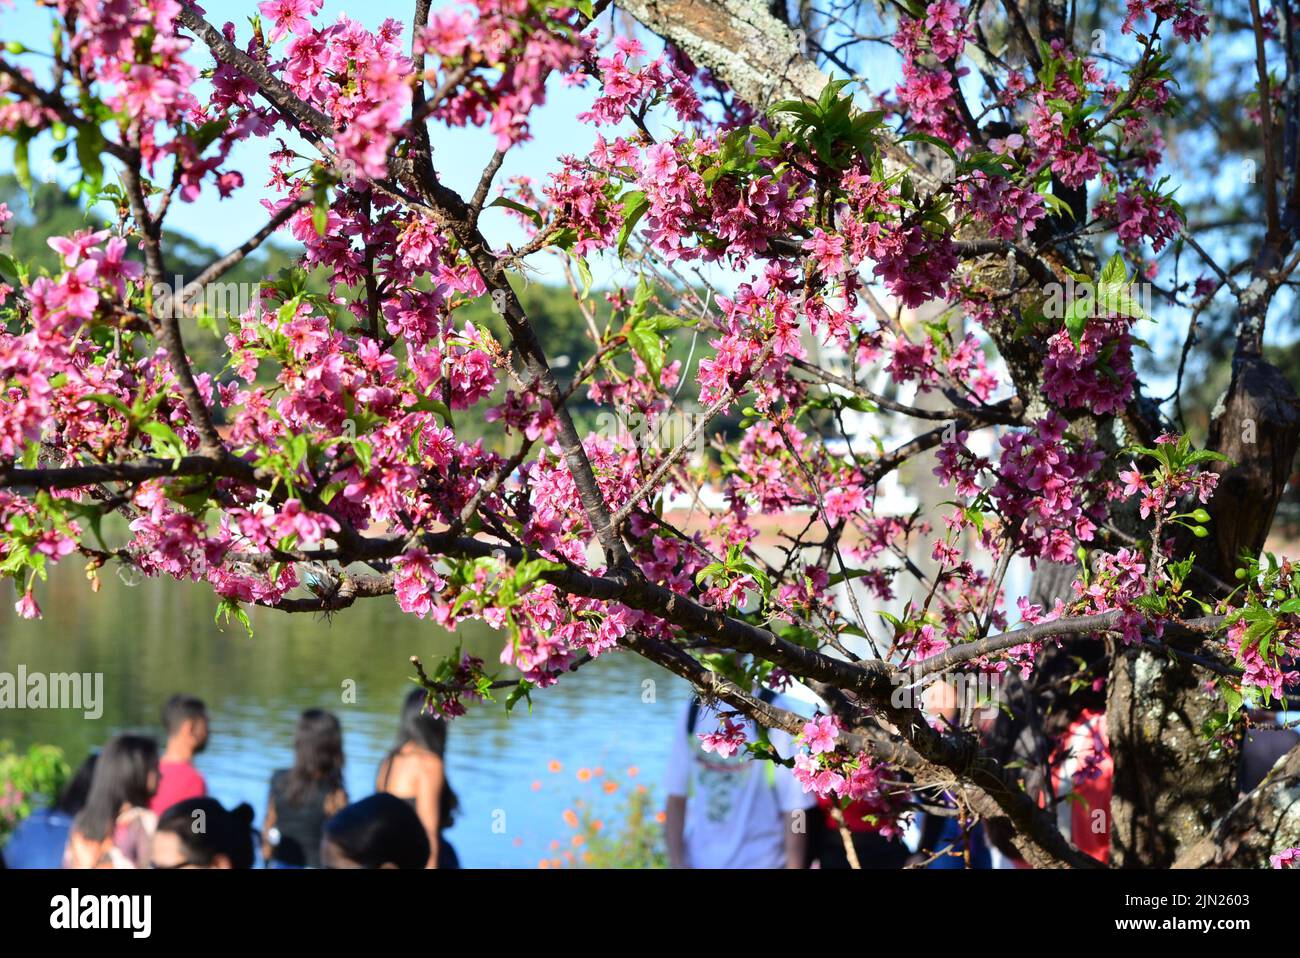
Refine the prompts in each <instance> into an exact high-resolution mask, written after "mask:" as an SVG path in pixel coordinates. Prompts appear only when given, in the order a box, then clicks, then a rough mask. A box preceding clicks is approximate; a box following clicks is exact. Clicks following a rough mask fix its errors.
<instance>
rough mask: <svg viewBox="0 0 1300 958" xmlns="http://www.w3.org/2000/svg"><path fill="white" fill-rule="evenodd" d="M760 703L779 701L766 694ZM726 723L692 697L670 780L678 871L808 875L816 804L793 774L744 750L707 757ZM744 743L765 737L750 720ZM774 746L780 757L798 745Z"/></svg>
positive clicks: (781, 742) (782, 740)
mask: <svg viewBox="0 0 1300 958" xmlns="http://www.w3.org/2000/svg"><path fill="white" fill-rule="evenodd" d="M759 697H760V698H761V699H762V700H763V701H765V702H769V703H774V702H775V703H778V706H779V707H786V706H784V705H780V704H779V702H780V697H779V696H777V694H776V693H774V692H772V691H771V690H769V689H761V690H760V691H759ZM723 720H724V716H723V715H720V714H719V713H718V712H717V711H716V710H715V709H714V708H712V707H711V706H709V705H705V704H703V703H702V702H700V701H699V699H698V698H695V697H692V698H691V701H690V703H689V704H688V705H687V708H686V714H685V716H684V717H683V722H682V724H679V725H678V726H677V731H676V733H675V734H674V736H673V744H672V749H671V752H670V755H669V759H668V773H667V776H666V779H665V785H666V791H667V794H668V804H667V808H666V811H665V821H664V832H665V841H666V843H667V846H668V859H669V862H670V864H671V865H672V867H673V868H804V867H806V866H807V859H808V835H807V818H808V816H809V815H812V814H816V813H815V811H810V809H814V808H815V804H814V802H815V799H814V798H813V797H812V796H809V795H807V794H805V793H804V790H803V787H802V786H801V785H800V784H799V782H798V781H797V780H796V779H795V777H794V772H793V771H792V770H791V769H789V768H787V767H786V766H784V765H777V764H776V763H775V762H769V761H760V760H754V759H751V758H749V757H748V756H747V755H746V753H745V751H744V749H743V748H742V749H739V750H737V751H735V752H732V753H731V754H730V755H726V756H724V755H722V754H720V753H719V752H717V751H706V750H705V748H704V741H703V740H702V739H701V737H700V736H701V734H714V733H718V732H721V731H722V730H723ZM735 721H740V722H743V723H744V729H745V738H746V740H747V741H750V742H756V741H758V740H759V738H760V732H759V729H758V727H757V725H756V724H755V723H754V721H753V720H752V719H749V718H745V717H743V716H742V717H738V718H736V719H735ZM768 739H769V741H770V742H771V744H772V746H773V748H775V749H776V751H777V753H778V754H779V755H781V757H782V758H789V757H790V756H791V755H793V754H794V741H793V739H791V737H790V736H789V735H788V734H787V733H785V732H782V731H779V730H772V731H771V732H769V733H768Z"/></svg>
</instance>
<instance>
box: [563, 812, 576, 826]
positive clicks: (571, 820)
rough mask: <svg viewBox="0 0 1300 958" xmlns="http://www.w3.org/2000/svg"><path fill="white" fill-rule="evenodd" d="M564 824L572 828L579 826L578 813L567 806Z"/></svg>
mask: <svg viewBox="0 0 1300 958" xmlns="http://www.w3.org/2000/svg"><path fill="white" fill-rule="evenodd" d="M564 824H566V825H568V826H569V827H570V828H577V827H578V815H577V813H576V812H574V810H573V809H571V808H566V809H565V810H564Z"/></svg>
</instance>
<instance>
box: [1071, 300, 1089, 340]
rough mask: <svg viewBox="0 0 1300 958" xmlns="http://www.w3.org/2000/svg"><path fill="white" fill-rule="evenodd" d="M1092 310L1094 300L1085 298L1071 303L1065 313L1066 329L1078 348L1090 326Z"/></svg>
mask: <svg viewBox="0 0 1300 958" xmlns="http://www.w3.org/2000/svg"><path fill="white" fill-rule="evenodd" d="M1092 308H1093V307H1092V299H1091V298H1089V297H1083V298H1081V299H1076V300H1075V301H1074V302H1072V303H1070V307H1069V309H1067V310H1066V311H1065V328H1066V330H1067V331H1069V333H1070V338H1071V339H1072V340H1074V345H1076V346H1078V345H1079V341H1080V340H1081V339H1083V329H1084V327H1085V326H1087V325H1088V314H1089V313H1091V312H1092Z"/></svg>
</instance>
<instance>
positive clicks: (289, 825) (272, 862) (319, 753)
mask: <svg viewBox="0 0 1300 958" xmlns="http://www.w3.org/2000/svg"><path fill="white" fill-rule="evenodd" d="M347 803H348V793H347V790H346V789H345V788H344V787H343V727H342V726H341V725H339V720H338V719H337V718H335V717H334V716H333V715H332V714H331V713H329V712H326V711H324V710H323V709H308V710H307V711H305V712H303V713H302V716H301V717H300V718H299V719H298V728H297V730H296V731H295V733H294V738H293V767H292V768H282V769H280V770H279V771H277V772H276V773H275V774H274V775H272V776H271V795H270V798H269V799H267V803H266V819H265V821H264V822H263V824H262V857H263V858H265V859H266V863H267V867H269V868H319V867H320V839H321V832H322V830H323V829H324V827H325V822H326V820H327V819H328V818H329V817H330V816H331V815H334V814H335V813H336V812H338V811H339V810H340V809H342V808H343V806H345V805H347Z"/></svg>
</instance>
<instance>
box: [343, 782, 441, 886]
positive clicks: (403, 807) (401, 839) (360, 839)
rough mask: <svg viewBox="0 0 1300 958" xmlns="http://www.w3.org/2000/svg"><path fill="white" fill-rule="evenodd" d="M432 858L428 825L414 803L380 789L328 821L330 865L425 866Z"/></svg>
mask: <svg viewBox="0 0 1300 958" xmlns="http://www.w3.org/2000/svg"><path fill="white" fill-rule="evenodd" d="M429 859H430V854H429V840H428V837H427V836H426V835H425V830H424V825H423V823H422V822H421V821H420V818H419V816H418V815H416V814H415V812H414V810H412V808H411V806H410V805H409V804H408V803H407V802H404V801H402V800H401V799H400V798H397V797H395V796H393V795H388V794H385V793H383V792H380V793H379V794H378V795H371V796H370V797H369V798H363V799H362V800H361V801H359V802H356V803H355V804H352V805H349V806H348V807H347V808H345V809H343V811H341V812H339V813H338V814H337V815H335V816H334V817H333V818H331V819H330V820H329V821H328V822H327V823H326V825H325V835H324V837H323V839H322V840H321V861H322V862H323V863H324V865H325V867H326V868H410V869H415V868H424V867H425V866H426V865H427V864H428V862H429Z"/></svg>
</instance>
